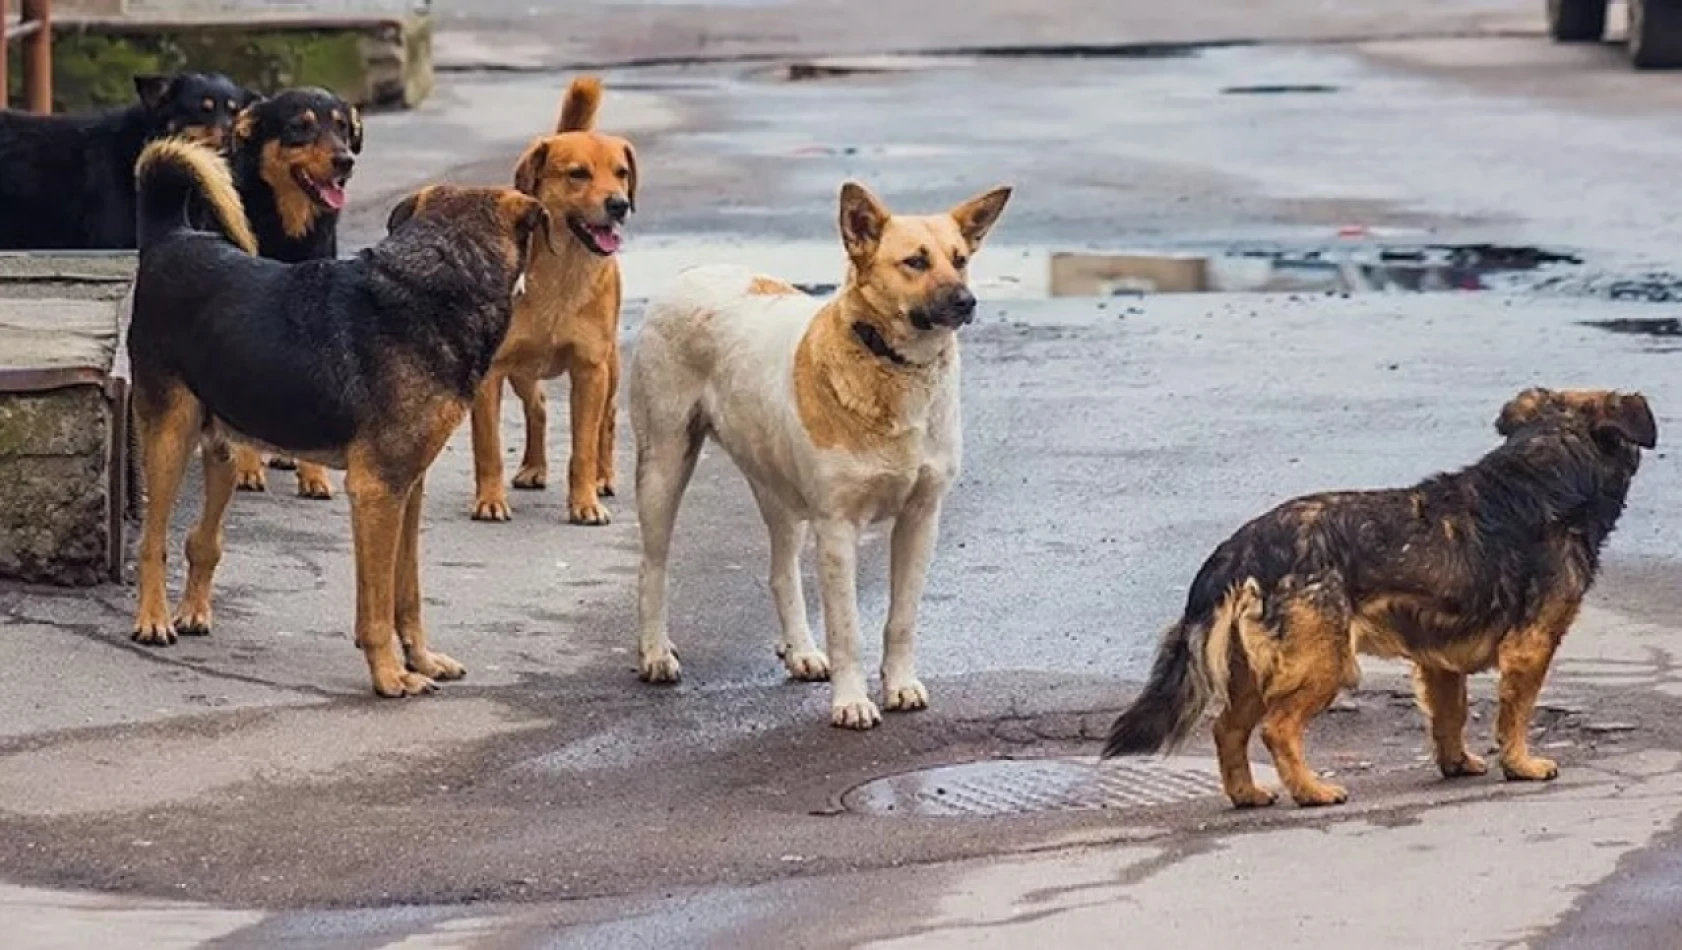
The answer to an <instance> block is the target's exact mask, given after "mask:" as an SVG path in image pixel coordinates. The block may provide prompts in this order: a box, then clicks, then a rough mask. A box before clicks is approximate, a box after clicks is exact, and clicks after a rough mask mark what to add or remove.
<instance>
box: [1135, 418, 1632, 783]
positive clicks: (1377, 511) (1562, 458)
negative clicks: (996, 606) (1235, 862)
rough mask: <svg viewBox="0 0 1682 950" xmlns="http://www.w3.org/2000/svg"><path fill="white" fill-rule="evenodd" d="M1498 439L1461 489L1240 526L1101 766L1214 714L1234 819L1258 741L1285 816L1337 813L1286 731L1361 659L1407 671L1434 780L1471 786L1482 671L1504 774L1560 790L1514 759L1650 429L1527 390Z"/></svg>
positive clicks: (1434, 482)
mask: <svg viewBox="0 0 1682 950" xmlns="http://www.w3.org/2000/svg"><path fill="white" fill-rule="evenodd" d="M1495 429H1496V431H1497V432H1498V433H1500V434H1501V435H1502V436H1503V437H1504V438H1505V439H1506V441H1505V443H1504V444H1502V445H1501V446H1500V447H1498V448H1496V449H1495V450H1494V451H1492V452H1490V453H1489V454H1488V455H1485V456H1484V457H1483V458H1482V459H1480V460H1479V461H1478V462H1477V463H1476V464H1474V465H1472V466H1470V467H1468V468H1465V469H1462V470H1460V471H1458V472H1453V473H1449V474H1444V475H1438V476H1436V477H1434V478H1429V479H1426V480H1425V481H1423V482H1421V483H1419V484H1418V485H1415V486H1414V487H1412V488H1407V489H1401V490H1396V491H1362V492H1339V493H1333V494H1323V495H1310V496H1307V497H1303V498H1298V499H1295V500H1292V501H1288V502H1286V503H1285V504H1283V505H1280V506H1279V507H1277V508H1275V509H1273V510H1272V511H1270V512H1268V513H1267V514H1265V515H1262V516H1261V517H1260V518H1257V519H1256V520H1254V521H1252V522H1250V523H1249V524H1247V525H1245V526H1244V527H1242V528H1240V529H1238V532H1237V533H1236V534H1234V535H1233V536H1232V537H1231V538H1228V539H1227V540H1226V541H1225V542H1224V543H1222V544H1221V545H1220V547H1218V548H1216V549H1215V552H1214V554H1212V555H1210V557H1209V559H1208V560H1207V561H1205V562H1204V564H1203V568H1202V570H1200V571H1198V574H1197V578H1196V579H1195V580H1193V581H1192V586H1191V592H1190V594H1189V595H1188V597H1187V601H1186V609H1185V614H1184V616H1183V617H1182V618H1181V620H1180V622H1179V623H1177V624H1175V625H1174V626H1173V627H1171V628H1169V630H1168V632H1167V633H1166V634H1165V635H1164V638H1163V641H1162V645H1161V648H1160V650H1159V651H1158V653H1157V656H1156V662H1155V665H1154V667H1153V668H1152V670H1151V675H1150V680H1149V682H1148V683H1147V685H1146V686H1145V690H1144V693H1143V694H1142V695H1141V696H1140V697H1139V698H1138V699H1137V700H1136V701H1135V702H1134V703H1133V705H1132V707H1131V708H1129V709H1128V710H1127V711H1126V712H1124V713H1122V714H1121V717H1120V718H1119V719H1117V720H1116V722H1115V725H1114V726H1113V727H1112V728H1111V730H1110V737H1109V742H1108V744H1107V745H1106V746H1105V748H1104V755H1105V757H1110V756H1117V755H1136V754H1141V753H1147V752H1155V751H1158V750H1161V749H1164V748H1172V747H1173V746H1176V745H1178V744H1179V743H1180V742H1182V741H1184V739H1185V738H1186V736H1187V735H1188V734H1189V733H1190V732H1191V730H1192V728H1193V727H1194V726H1195V725H1196V724H1197V721H1198V719H1199V717H1200V716H1201V715H1202V713H1203V711H1204V710H1205V709H1206V708H1208V707H1210V706H1216V707H1218V708H1219V709H1220V716H1219V718H1218V719H1217V720H1216V721H1215V728H1214V734H1215V745H1216V749H1217V752H1218V754H1219V756H1220V765H1221V780H1222V784H1223V785H1224V786H1225V788H1226V793H1227V796H1228V797H1229V798H1231V799H1232V802H1233V804H1234V805H1236V806H1238V807H1240V808H1244V807H1255V806H1261V805H1270V804H1272V803H1273V801H1274V796H1273V793H1271V792H1269V791H1265V790H1263V789H1261V788H1259V787H1257V786H1256V784H1255V781H1254V779H1253V778H1252V776H1251V773H1250V763H1249V755H1248V748H1249V744H1250V733H1251V732H1252V731H1253V730H1254V729H1255V728H1256V726H1257V725H1258V724H1259V725H1260V726H1261V733H1262V741H1263V742H1264V743H1265V744H1266V745H1267V748H1268V751H1269V752H1271V753H1272V755H1273V761H1274V764H1275V765H1276V766H1277V768H1278V771H1279V776H1280V778H1281V780H1282V781H1283V782H1284V785H1285V788H1286V790H1287V791H1289V792H1290V794H1291V797H1292V798H1294V799H1295V800H1296V802H1297V804H1299V805H1334V804H1339V803H1342V802H1343V801H1345V800H1346V798H1347V794H1346V792H1345V791H1344V790H1343V789H1342V788H1339V787H1337V786H1335V785H1330V784H1328V783H1326V782H1323V781H1321V780H1320V779H1319V778H1318V777H1317V776H1316V775H1315V774H1314V772H1313V770H1312V769H1310V768H1309V767H1308V765H1307V763H1306V762H1305V761H1304V759H1303V749H1302V734H1303V730H1304V728H1305V727H1306V726H1307V725H1308V723H1309V721H1310V720H1311V719H1313V718H1314V717H1315V716H1316V715H1317V714H1319V713H1320V711H1321V710H1323V709H1325V708H1326V707H1327V706H1328V705H1330V704H1331V702H1332V700H1333V699H1335V698H1336V697H1337V694H1338V692H1339V690H1341V689H1345V688H1350V687H1353V686H1354V685H1355V683H1356V682H1357V681H1358V679H1359V677H1360V670H1359V668H1358V667H1357V666H1356V662H1355V656H1356V653H1357V652H1362V653H1370V654H1374V655H1377V656H1386V657H1399V658H1405V659H1408V660H1410V661H1412V662H1413V664H1414V686H1415V691H1416V693H1417V695H1418V700H1419V706H1420V708H1421V709H1422V710H1423V711H1424V713H1425V717H1426V719H1427V721H1428V722H1429V724H1430V731H1431V740H1432V743H1433V746H1434V749H1435V752H1436V760H1437V767H1438V768H1439V769H1440V770H1441V772H1442V774H1443V776H1444V777H1454V776H1460V775H1481V774H1483V773H1484V771H1485V768H1486V767H1485V765H1484V763H1483V761H1482V760H1481V759H1479V758H1478V757H1477V756H1475V755H1473V754H1472V753H1471V752H1469V751H1467V749H1466V739H1465V731H1466V718H1467V710H1466V676H1467V674H1470V673H1478V672H1482V671H1484V670H1487V669H1490V668H1491V667H1494V668H1497V669H1498V670H1499V671H1500V688H1499V712H1498V715H1497V719H1496V724H1495V733H1496V738H1497V739H1498V740H1499V744H1500V756H1501V769H1502V771H1503V772H1504V773H1505V774H1506V776H1507V778H1509V779H1517V780H1547V779H1551V778H1554V777H1555V776H1556V775H1558V773H1559V770H1558V767H1557V766H1556V765H1555V764H1554V763H1553V762H1551V761H1549V760H1547V759H1543V758H1538V757H1536V756H1534V755H1532V754H1531V753H1530V748H1529V745H1528V744H1527V741H1526V740H1527V733H1528V730H1529V727H1530V717H1531V713H1532V711H1533V710H1534V708H1535V704H1536V696H1537V693H1539V692H1540V691H1541V688H1542V680H1543V678H1544V677H1545V676H1546V675H1547V672H1548V665H1549V663H1550V662H1551V661H1552V659H1553V655H1554V650H1555V649H1556V648H1557V647H1558V646H1559V642H1560V639H1561V638H1562V637H1564V636H1565V632H1566V630H1567V629H1568V628H1569V627H1570V626H1571V622H1572V620H1573V619H1575V617H1576V616H1577V610H1578V608H1579V606H1580V605H1581V604H1582V601H1583V597H1584V595H1585V594H1587V593H1588V590H1589V586H1590V585H1591V584H1592V583H1593V582H1594V579H1595V575H1596V573H1597V572H1598V570H1599V567H1600V550H1601V547H1602V546H1603V545H1604V544H1605V543H1606V539H1607V537H1608V536H1610V535H1611V533H1612V530H1613V528H1614V526H1615V525H1616V524H1617V521H1618V516H1619V515H1620V514H1621V513H1622V512H1623V509H1624V498H1625V495H1627V494H1628V492H1629V487H1630V482H1631V480H1632V479H1633V478H1634V476H1635V472H1636V469H1637V467H1638V466H1639V465H1640V461H1641V450H1642V449H1650V448H1653V446H1654V445H1655V444H1656V443H1657V440H1658V432H1657V427H1656V424H1655V422H1654V420H1653V414H1652V412H1651V410H1650V409H1649V408H1648V406H1647V400H1646V399H1644V398H1642V397H1641V396H1640V395H1639V394H1623V393H1617V392H1609V391H1602V390H1562V391H1551V390H1547V389H1528V390H1525V391H1524V392H1522V393H1520V394H1519V395H1518V396H1517V397H1516V398H1514V399H1513V400H1512V401H1511V402H1509V403H1507V405H1506V406H1505V407H1503V408H1502V410H1501V415H1500V417H1499V419H1498V420H1497V421H1496V423H1495Z"/></svg>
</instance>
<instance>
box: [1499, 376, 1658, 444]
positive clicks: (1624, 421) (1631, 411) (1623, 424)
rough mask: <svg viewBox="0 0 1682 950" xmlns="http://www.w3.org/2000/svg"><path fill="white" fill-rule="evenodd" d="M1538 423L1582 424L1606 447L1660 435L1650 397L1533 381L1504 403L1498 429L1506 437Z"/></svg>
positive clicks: (1643, 441)
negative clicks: (1533, 384)
mask: <svg viewBox="0 0 1682 950" xmlns="http://www.w3.org/2000/svg"><path fill="white" fill-rule="evenodd" d="M1538 426H1556V427H1567V428H1576V429H1581V430H1584V431H1586V432H1588V433H1589V434H1590V435H1592V436H1593V437H1594V440H1595V441H1596V442H1597V443H1599V444H1600V445H1601V446H1603V447H1606V448H1608V449H1624V448H1628V447H1630V446H1635V447H1639V448H1643V449H1650V448H1653V447H1654V446H1656V445H1658V441H1659V431H1658V424H1657V423H1656V422H1655V421H1654V420H1653V410H1652V409H1651V408H1649V407H1648V405H1647V399H1646V397H1645V396H1642V395H1641V394H1640V393H1620V392H1616V391H1614V390H1609V389H1558V390H1555V389H1543V388H1541V387H1533V388H1530V389H1526V390H1525V391H1523V392H1521V393H1519V394H1518V395H1517V396H1514V397H1513V398H1512V399H1511V400H1510V401H1508V403H1507V404H1506V405H1505V406H1502V407H1501V415H1500V416H1499V417H1498V418H1497V419H1496V420H1495V431H1496V432H1498V433H1500V434H1501V436H1502V437H1504V438H1508V439H1510V438H1512V437H1514V436H1517V435H1520V434H1522V433H1524V432H1526V431H1529V430H1532V429H1534V428H1536V427H1538Z"/></svg>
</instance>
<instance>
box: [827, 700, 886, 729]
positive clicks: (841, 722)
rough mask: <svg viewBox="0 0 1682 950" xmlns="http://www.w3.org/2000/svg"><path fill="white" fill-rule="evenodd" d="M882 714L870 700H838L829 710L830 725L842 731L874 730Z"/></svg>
mask: <svg viewBox="0 0 1682 950" xmlns="http://www.w3.org/2000/svg"><path fill="white" fill-rule="evenodd" d="M881 722H882V713H881V712H880V711H878V710H877V709H876V704H875V703H873V702H871V701H870V700H868V699H837V700H836V701H835V702H834V703H833V704H832V705H831V706H830V708H829V724H830V725H832V726H835V727H837V728H840V729H857V730H860V731H863V730H865V729H874V728H876V727H877V726H878V725H880V724H881Z"/></svg>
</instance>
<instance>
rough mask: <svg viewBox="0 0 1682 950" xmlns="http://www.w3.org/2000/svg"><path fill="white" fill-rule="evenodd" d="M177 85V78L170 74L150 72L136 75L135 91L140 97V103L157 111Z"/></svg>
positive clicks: (150, 110) (148, 109) (151, 110)
mask: <svg viewBox="0 0 1682 950" xmlns="http://www.w3.org/2000/svg"><path fill="white" fill-rule="evenodd" d="M174 86H175V80H174V79H173V78H172V77H169V76H159V75H155V74H149V75H145V76H136V77H134V93H135V95H137V96H139V97H140V104H141V105H143V106H145V107H146V109H147V111H149V112H156V111H158V109H159V107H161V106H162V105H163V104H164V103H165V102H166V101H168V100H169V93H170V90H171V89H172V88H174Z"/></svg>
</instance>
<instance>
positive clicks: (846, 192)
mask: <svg viewBox="0 0 1682 950" xmlns="http://www.w3.org/2000/svg"><path fill="white" fill-rule="evenodd" d="M889 217H891V215H890V214H889V213H888V209H887V208H886V207H885V206H884V205H883V204H882V202H880V201H877V200H876V196H875V195H873V194H871V193H870V191H869V189H867V188H865V187H864V186H863V185H861V184H859V183H857V182H852V181H849V182H847V183H846V184H844V185H842V186H841V244H842V246H843V247H845V248H846V249H847V256H848V257H850V258H852V259H853V260H855V261H861V262H862V261H866V260H869V259H870V257H871V256H872V255H874V254H875V253H876V247H877V245H878V244H880V243H881V242H882V232H883V230H884V229H885V228H886V227H887V224H888V218H889Z"/></svg>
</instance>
